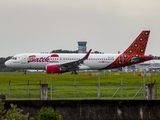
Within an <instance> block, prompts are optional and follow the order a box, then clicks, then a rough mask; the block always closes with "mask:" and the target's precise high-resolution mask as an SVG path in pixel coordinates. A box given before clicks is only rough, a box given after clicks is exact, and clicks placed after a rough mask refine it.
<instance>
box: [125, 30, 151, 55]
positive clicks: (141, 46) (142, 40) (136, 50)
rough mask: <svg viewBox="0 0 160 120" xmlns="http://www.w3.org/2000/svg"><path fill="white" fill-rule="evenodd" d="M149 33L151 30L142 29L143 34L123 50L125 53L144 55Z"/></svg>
mask: <svg viewBox="0 0 160 120" xmlns="http://www.w3.org/2000/svg"><path fill="white" fill-rule="evenodd" d="M149 33H150V31H149V30H145V31H142V32H141V34H140V35H139V36H138V37H137V38H136V39H135V40H134V42H133V43H132V44H131V45H130V46H129V47H128V48H127V49H126V50H125V51H124V52H123V54H127V55H144V53H145V50H146V46H147V42H148V38H149Z"/></svg>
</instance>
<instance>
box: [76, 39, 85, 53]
mask: <svg viewBox="0 0 160 120" xmlns="http://www.w3.org/2000/svg"><path fill="white" fill-rule="evenodd" d="M86 44H87V42H86V41H78V53H86V50H87V47H86Z"/></svg>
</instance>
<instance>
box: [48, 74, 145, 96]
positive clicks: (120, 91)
mask: <svg viewBox="0 0 160 120" xmlns="http://www.w3.org/2000/svg"><path fill="white" fill-rule="evenodd" d="M50 90H51V97H50V99H135V98H136V99H145V79H144V78H143V84H141V85H123V79H122V78H121V85H100V77H98V78H97V85H76V78H75V80H74V85H52V79H51V88H50ZM70 93H72V94H70Z"/></svg>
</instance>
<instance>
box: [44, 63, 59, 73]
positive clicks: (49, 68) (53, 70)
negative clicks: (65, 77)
mask: <svg viewBox="0 0 160 120" xmlns="http://www.w3.org/2000/svg"><path fill="white" fill-rule="evenodd" d="M46 72H47V73H48V74H54V73H60V72H61V71H60V66H54V65H48V66H46Z"/></svg>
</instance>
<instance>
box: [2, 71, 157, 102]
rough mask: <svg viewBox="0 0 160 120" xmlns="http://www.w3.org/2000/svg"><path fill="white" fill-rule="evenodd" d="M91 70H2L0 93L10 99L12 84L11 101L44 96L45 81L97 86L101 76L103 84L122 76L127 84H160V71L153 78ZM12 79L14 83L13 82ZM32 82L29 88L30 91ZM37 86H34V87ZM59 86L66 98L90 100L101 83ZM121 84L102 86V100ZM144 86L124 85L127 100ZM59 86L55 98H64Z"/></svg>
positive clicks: (117, 80) (57, 83)
mask: <svg viewBox="0 0 160 120" xmlns="http://www.w3.org/2000/svg"><path fill="white" fill-rule="evenodd" d="M88 74H89V73H79V75H71V74H70V73H66V74H64V75H52V74H46V73H27V75H23V73H21V72H19V73H17V72H11V73H0V94H1V93H3V94H5V95H6V99H9V86H8V85H9V84H10V85H11V86H10V91H11V92H10V99H11V100H17V99H18V100H20V99H21V100H22V99H24V100H27V99H28V93H29V100H39V99H40V87H39V85H40V84H41V83H45V84H48V88H50V86H51V78H52V85H75V79H76V85H97V79H98V77H100V84H101V85H121V78H122V79H123V85H142V84H143V78H145V83H149V82H154V81H155V80H156V82H155V84H156V85H160V73H152V74H151V77H150V78H149V77H148V76H144V77H142V76H141V77H140V76H137V74H138V73H133V72H130V73H126V72H121V73H120V75H114V72H112V73H109V72H106V73H105V74H104V73H103V72H101V73H100V75H99V76H89V75H88ZM9 81H10V82H9ZM28 82H29V85H30V86H29V91H28V86H27V85H28ZM33 85H34V86H33ZM77 87H78V88H75V87H74V86H63V87H62V86H61V87H60V86H55V88H56V90H57V91H58V92H59V93H60V94H61V95H62V97H63V98H64V99H85V98H84V96H83V95H82V94H81V92H82V93H83V94H84V95H85V97H86V98H87V99H97V86H77ZM118 88H119V86H101V87H100V91H101V99H110V98H111V97H112V96H113V94H114V93H115V92H116V90H117V89H118ZM140 88H141V86H123V99H132V98H133V97H134V96H135V94H136V93H137V92H138V90H139V89H140ZM78 89H80V91H81V92H80V91H79V90H78ZM56 90H55V89H52V99H62V98H61V97H60V96H59V94H58V93H57V92H56ZM159 91H160V87H159V86H158V87H157V98H160V92H159ZM50 97H51V91H50V90H49V93H48V98H50ZM121 97H122V96H121V88H120V89H119V91H118V92H117V93H116V94H115V96H114V97H113V98H112V99H121ZM135 99H143V88H142V90H141V91H140V92H139V93H138V95H137V96H136V97H135Z"/></svg>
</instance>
